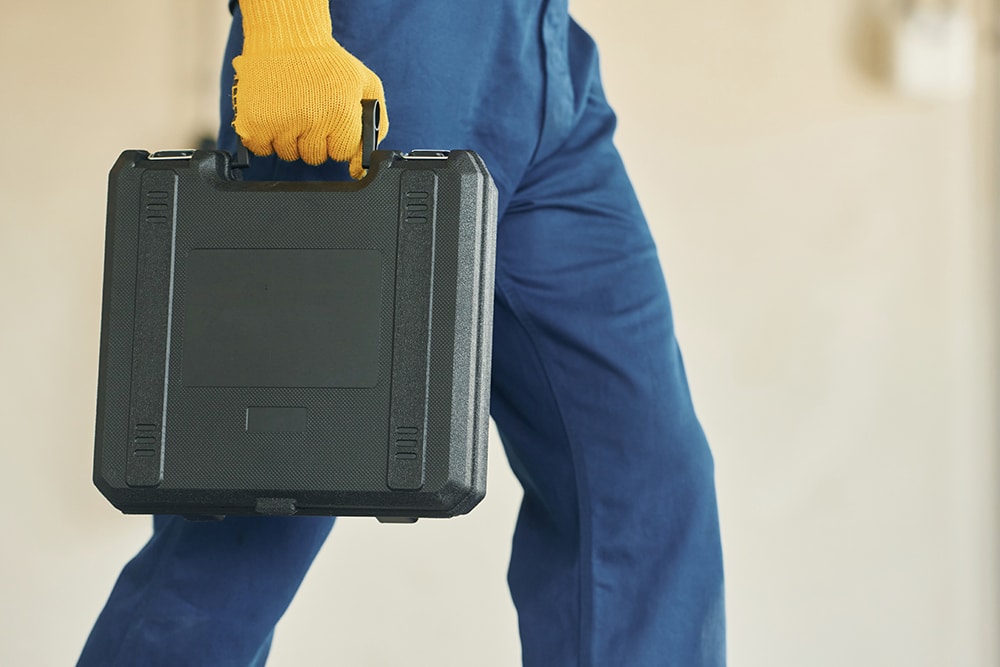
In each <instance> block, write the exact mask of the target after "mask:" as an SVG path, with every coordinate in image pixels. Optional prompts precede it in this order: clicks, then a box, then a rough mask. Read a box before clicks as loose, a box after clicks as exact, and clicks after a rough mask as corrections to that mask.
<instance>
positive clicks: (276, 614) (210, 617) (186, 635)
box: [79, 516, 333, 667]
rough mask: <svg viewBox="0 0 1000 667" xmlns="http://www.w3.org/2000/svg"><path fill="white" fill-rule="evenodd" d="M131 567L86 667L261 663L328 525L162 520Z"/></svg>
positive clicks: (94, 634)
mask: <svg viewBox="0 0 1000 667" xmlns="http://www.w3.org/2000/svg"><path fill="white" fill-rule="evenodd" d="M154 523H155V530H154V533H153V537H152V538H151V539H150V541H149V542H148V543H147V544H146V546H145V547H144V548H143V549H142V551H140V552H139V554H138V555H136V557H135V558H133V559H132V561H131V562H130V563H129V564H128V565H126V566H125V569H124V570H123V571H122V573H121V575H120V576H119V578H118V582H117V583H116V584H115V587H114V590H113V591H112V592H111V597H110V598H109V600H108V602H107V604H106V605H105V607H104V610H103V611H102V612H101V615H100V617H99V618H98V619H97V623H96V624H95V625H94V629H93V630H92V631H91V634H90V638H89V639H88V640H87V644H86V646H85V647H84V650H83V654H82V655H81V657H80V661H79V664H80V665H81V666H87V667H90V666H91V665H93V666H95V667H96V666H101V667H109V666H113V665H115V666H116V665H121V666H122V667H126V666H128V667H131V666H132V665H144V666H149V667H156V666H158V665H163V666H164V667H167V666H170V667H176V666H177V665H191V666H198V665H205V666H206V667H225V666H228V665H232V666H233V667H236V666H239V667H246V666H247V665H255V664H263V659H264V658H265V657H266V655H267V649H268V647H269V646H270V639H271V633H272V631H273V629H274V625H275V624H276V623H277V622H278V619H279V618H281V615H282V614H283V613H284V611H285V609H286V608H287V607H288V605H289V603H290V602H291V600H292V597H293V596H294V594H295V591H296V590H297V589H298V586H299V584H300V583H301V581H302V578H303V577H304V576H305V573H306V571H307V570H308V568H309V565H310V563H312V560H313V558H314V557H315V555H316V553H317V552H318V551H319V549H320V546H322V544H323V541H324V540H325V539H326V536H327V534H328V533H329V532H330V528H331V527H332V525H333V519H331V518H326V517H292V518H289V517H274V518H272V517H252V518H244V517H229V518H227V519H225V520H223V521H220V522H192V521H187V520H185V519H183V518H181V517H176V516H169V517H168V516H160V517H156V519H155V522H154Z"/></svg>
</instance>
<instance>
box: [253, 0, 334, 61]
mask: <svg viewBox="0 0 1000 667" xmlns="http://www.w3.org/2000/svg"><path fill="white" fill-rule="evenodd" d="M240 10H241V11H242V12H243V35H244V37H243V54H244V55H267V54H273V53H278V52H282V51H289V50H297V49H302V48H309V47H322V46H329V44H330V43H331V42H333V41H334V40H333V37H332V36H331V33H332V31H333V28H332V25H331V21H330V5H329V4H328V0H241V1H240Z"/></svg>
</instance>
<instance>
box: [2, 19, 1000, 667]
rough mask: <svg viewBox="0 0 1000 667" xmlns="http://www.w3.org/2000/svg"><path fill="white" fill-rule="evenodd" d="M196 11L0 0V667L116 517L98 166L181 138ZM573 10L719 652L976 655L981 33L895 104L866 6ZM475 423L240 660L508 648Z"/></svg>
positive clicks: (990, 232) (984, 639) (984, 266)
mask: <svg viewBox="0 0 1000 667" xmlns="http://www.w3.org/2000/svg"><path fill="white" fill-rule="evenodd" d="M223 4H224V3H222V2H221V1H220V2H216V3H209V2H206V0H183V1H179V0H175V2H172V3H135V2H126V1H125V0H115V1H114V2H106V3H102V5H101V14H100V16H99V17H98V16H96V15H95V13H94V12H95V9H94V6H93V5H91V4H87V3H72V2H66V1H62V2H57V3H46V4H38V3H14V2H5V3H4V11H3V16H4V18H3V20H2V22H0V63H2V65H0V68H2V70H0V71H2V73H3V76H2V79H0V80H2V81H3V83H4V85H3V93H2V97H0V100H2V101H0V120H2V127H4V128H6V129H7V135H6V136H5V137H4V144H5V149H6V150H5V156H4V159H3V160H0V211H2V216H3V217H2V219H0V277H2V280H0V304H2V311H0V312H2V314H0V369H2V377H3V381H2V382H0V424H2V425H3V429H4V432H5V433H6V434H7V444H6V446H5V447H4V448H3V454H2V456H3V459H2V461H3V465H2V468H0V470H3V471H4V472H5V475H4V480H3V484H2V485H0V507H2V508H3V509H2V510H0V531H2V533H0V534H2V535H3V536H4V537H3V542H2V543H3V546H2V548H0V628H3V631H2V632H3V634H2V635H0V664H3V665H64V664H68V663H71V662H72V660H73V658H74V657H75V655H76V654H77V652H78V651H79V648H80V646H81V645H82V642H83V640H84V638H85V636H86V633H87V631H88V629H89V625H90V623H91V622H92V621H93V618H94V616H95V615H96V613H97V612H98V610H99V608H100V606H101V604H102V603H103V600H104V598H105V596H106V595H107V593H108V591H109V590H110V587H111V585H112V583H113V581H114V578H115V576H116V575H117V572H118V570H119V569H120V567H121V565H122V563H123V562H124V561H125V560H126V559H127V558H128V557H129V556H130V555H131V554H132V553H133V552H134V551H135V550H136V549H137V548H138V547H139V546H140V545H141V543H142V541H143V540H144V538H145V536H146V535H147V534H148V520H146V519H144V518H141V517H140V518H137V517H129V518H126V517H122V516H120V515H118V514H117V513H116V512H115V511H114V510H113V509H111V508H110V506H108V505H107V504H106V503H105V502H104V501H103V499H102V498H101V497H100V496H99V494H98V493H97V492H96V491H95V490H94V489H93V488H92V487H91V485H90V482H89V467H90V450H91V446H92V443H91V440H92V435H91V434H92V429H93V417H94V414H93V413H94V400H95V387H94V384H95V377H96V364H97V358H96V353H97V335H98V328H99V302H100V287H101V285H100V281H101V262H102V252H103V248H102V243H103V222H104V221H103V206H104V201H103V197H104V189H105V180H106V173H107V170H108V168H109V167H110V165H111V163H112V162H113V160H114V158H115V157H116V156H117V154H118V152H119V151H120V150H121V149H123V148H127V147H143V148H150V149H152V148H164V147H172V146H177V145H185V144H189V143H191V137H192V136H193V135H195V134H197V133H200V132H203V131H204V130H206V129H211V127H210V126H211V124H212V118H214V113H215V89H214V86H215V81H214V63H215V62H216V61H217V60H218V57H219V55H220V53H221V36H222V30H223V23H224V20H225V16H224V11H223V10H222V7H221V5H223ZM986 4H987V3H985V2H982V3H981V6H977V7H976V9H977V11H981V12H983V11H985V7H986ZM573 6H574V10H575V13H576V15H577V17H578V19H579V20H580V22H581V23H582V24H583V25H584V26H585V27H586V28H588V29H590V30H591V31H592V33H593V34H594V35H595V37H596V38H597V39H598V41H599V43H600V45H601V46H602V49H603V63H604V73H605V80H606V87H607V89H608V93H609V96H610V98H611V100H612V103H613V104H614V106H615V107H616V109H617V110H618V111H619V116H620V119H621V129H620V132H619V145H620V147H621V150H622V152H623V153H624V155H625V158H626V162H627V164H628V165H629V167H630V173H631V174H632V176H633V178H634V181H635V183H636V187H637V189H638V191H639V194H640V197H641V199H642V202H643V205H644V207H645V209H646V211H647V214H648V216H649V218H650V221H651V223H652V225H653V227H654V232H655V234H656V237H657V239H658V241H659V244H660V249H661V255H662V258H663V263H664V267H665V271H666V275H667V279H668V282H669V284H670V287H671V293H672V297H673V301H674V307H675V315H676V319H677V325H678V330H679V335H680V337H681V343H682V345H683V348H684V350H685V356H686V361H687V365H688V372H689V376H690V378H691V382H692V388H693V391H694V394H695V400H696V405H697V406H698V408H699V412H700V415H701V417H702V420H703V422H704V424H705V427H706V430H707V431H708V433H709V436H710V438H711V440H712V442H713V446H714V450H715V453H716V461H717V467H718V480H719V487H720V501H721V504H722V513H723V517H722V519H723V532H724V542H725V547H726V560H727V576H728V595H729V617H730V646H731V662H732V664H733V665H748V666H757V667H772V666H774V665H795V666H799V665H809V667H826V666H829V667H834V666H837V667H840V666H843V665H874V666H883V665H906V666H907V667H940V666H941V665H958V666H961V667H966V666H969V667H980V666H982V667H987V666H991V665H996V664H998V662H1000V656H998V652H997V645H996V641H995V637H996V635H997V629H998V620H1000V619H998V614H997V599H996V594H997V592H998V590H1000V589H998V581H997V577H996V575H995V573H994V570H995V569H996V567H997V559H996V555H997V553H996V551H997V550H996V545H995V542H996V525H997V512H996V507H997V502H996V500H997V499H996V498H995V495H994V489H995V486H996V471H997V461H996V457H995V454H994V450H995V447H996V443H997V433H996V423H995V418H994V412H995V410H994V407H993V406H994V405H995V403H996V400H997V395H996V393H997V392H996V384H997V383H996V372H995V371H996V368H995V366H996V363H995V359H996V353H995V347H996V346H995V338H996V336H995V334H996V326H995V310H996V293H995V288H994V285H995V283H996V278H997V276H996V275H995V274H996V262H995V259H996V258H995V246H996V239H995V233H994V228H995V217H994V212H993V208H994V207H993V199H994V198H995V196H996V188H995V174H994V170H993V163H992V161H993V157H992V155H993V148H992V147H993V144H994V133H993V126H994V125H995V122H996V118H995V116H996V114H995V110H994V108H993V100H992V91H993V90H994V88H995V87H996V86H995V85H994V84H995V76H994V74H995V72H994V71H993V55H992V52H989V51H987V50H986V49H985V48H984V49H983V50H982V53H981V63H980V64H981V65H982V66H983V69H982V70H981V72H982V73H981V79H982V80H981V86H980V91H979V93H978V94H977V96H976V98H975V99H974V100H972V101H971V102H968V103H962V102H958V103H955V102H952V103H921V102H916V101H912V100H908V99H905V98H903V97H901V96H900V95H898V94H897V93H895V92H894V91H893V90H892V88H891V87H890V86H888V85H887V84H886V83H885V77H884V76H880V75H879V74H880V72H882V71H883V70H884V67H882V66H880V64H879V63H880V61H881V59H880V58H879V57H878V56H877V53H878V48H877V45H878V43H877V41H875V42H873V41H872V35H873V34H874V35H877V34H878V30H873V29H872V28H873V25H874V26H875V27H877V24H873V23H872V22H871V16H870V15H871V13H872V11H874V10H878V9H880V8H881V7H882V6H881V5H879V4H876V3H875V2H872V3H870V4H868V3H865V2H862V1H860V0H859V1H858V2H844V1H843V0H810V1H809V2H801V1H800V2H794V1H792V0H737V1H735V2H725V3H722V2H712V1H709V2H701V3H695V2H683V3H682V2H679V1H678V0H664V1H663V2H658V3H644V2H641V1H640V0H619V1H618V2H614V3H606V2H599V1H598V0H574V5H573ZM876 13H877V12H876ZM980 25H981V28H982V34H983V36H987V37H988V36H989V33H988V32H987V31H986V23H985V21H984V22H981V24H980ZM984 41H986V43H989V42H988V40H984ZM140 47H141V48H140ZM140 52H143V53H142V54H141V55H140ZM205 63H210V64H211V65H210V66H209V67H205V66H204V64H205ZM70 111H71V112H72V113H70ZM493 444H494V447H493V454H492V458H491V479H490V492H489V496H488V498H487V500H486V501H485V502H484V504H483V505H482V506H481V507H480V508H479V509H477V510H476V511H475V512H474V513H473V514H472V515H470V516H469V517H466V518H462V519H457V520H454V521H450V522H432V521H425V522H421V523H419V524H418V525H416V526H409V527H400V526H380V525H377V524H376V523H375V522H374V521H368V520H345V521H342V522H341V524H340V525H339V526H338V528H337V530H336V532H335V535H334V537H333V538H332V539H331V542H330V544H329V546H328V548H326V549H325V550H324V551H323V552H322V553H321V555H320V557H319V559H318V561H317V563H316V566H315V567H314V569H313V571H312V572H311V573H310V575H309V578H308V579H307V580H306V585H305V587H304V589H303V591H302V593H301V594H300V596H299V598H298V599H297V600H296V602H295V604H294V605H293V607H292V609H291V610H290V611H289V613H288V615H287V616H286V619H285V620H284V621H283V622H282V624H281V626H280V627H279V633H278V638H277V641H276V644H275V648H274V652H273V654H272V655H273V659H272V661H271V664H273V665H277V666H279V667H280V666H282V665H287V666H291V665H296V666H297V665H319V664H331V663H334V661H336V664H344V665H372V666H376V665H389V664H399V663H403V662H406V664H414V665H430V664H437V665H456V666H457V665H465V664H468V662H469V661H468V656H469V655H476V656H481V658H480V659H478V660H477V661H476V663H477V664H481V665H484V667H490V666H494V665H495V666H497V667H500V666H503V665H511V664H516V662H517V659H518V657H517V656H518V647H517V643H516V624H515V623H516V621H515V618H514V614H513V610H512V608H511V605H510V602H509V600H508V597H507V594H506V591H505V588H504V581H503V576H504V570H505V561H506V557H507V553H508V550H509V536H510V531H511V528H512V526H513V521H514V514H515V512H516V507H517V502H518V497H519V491H518V489H517V487H516V484H515V483H514V482H513V480H512V478H511V475H510V473H509V471H508V470H507V469H506V466H505V464H504V462H503V459H502V454H501V452H500V448H499V446H498V443H497V442H496V440H495V439H494V440H493ZM400 553H404V554H406V558H407V562H408V563H409V564H410V567H409V569H408V570H405V571H404V570H400V569H399V568H398V567H397V566H396V563H398V555H399V554H400ZM425 598H430V599H432V600H433V601H434V605H433V610H432V611H427V609H426V607H424V606H423V605H421V604H419V603H418V602H416V600H419V599H425ZM387 624H391V625H392V626H393V627H394V628H395V629H396V631H397V633H398V635H397V638H396V639H394V640H392V641H390V640H388V639H387V635H386V633H385V631H384V629H385V627H386V625H387ZM412 651H418V655H419V656H420V657H419V658H416V659H414V658H413V657H410V656H412Z"/></svg>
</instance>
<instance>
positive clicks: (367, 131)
mask: <svg viewBox="0 0 1000 667" xmlns="http://www.w3.org/2000/svg"><path fill="white" fill-rule="evenodd" d="M381 121H382V109H381V107H380V106H379V103H378V100H361V166H362V167H364V168H365V169H368V167H369V166H371V162H372V153H373V152H374V151H375V148H376V147H378V131H379V128H380V126H381ZM232 166H233V168H236V169H243V168H245V167H249V166H250V151H248V150H247V147H246V146H245V145H244V144H243V139H242V138H241V137H240V135H238V134H237V135H236V155H235V156H233V161H232Z"/></svg>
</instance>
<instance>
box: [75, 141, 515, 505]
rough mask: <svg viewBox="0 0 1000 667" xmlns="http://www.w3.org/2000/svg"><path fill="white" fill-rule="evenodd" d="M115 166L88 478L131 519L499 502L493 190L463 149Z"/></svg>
mask: <svg viewBox="0 0 1000 667" xmlns="http://www.w3.org/2000/svg"><path fill="white" fill-rule="evenodd" d="M233 162H234V161H233V158H232V157H231V156H230V155H229V154H228V153H225V152H221V151H194V152H176V153H175V152H165V153H163V154H154V155H150V154H148V153H146V152H144V151H126V152H125V153H123V154H122V155H121V157H120V158H119V159H118V161H117V163H116V164H115V165H114V167H113V168H112V170H111V177H110V187H109V196H108V220H107V237H106V248H105V270H104V302H103V315H102V325H101V354H100V376H99V384H98V400H97V433H96V446H95V456H94V482H95V484H96V485H97V486H98V488H99V489H100V491H101V492H102V493H103V494H104V495H105V496H106V497H107V498H108V499H109V500H110V501H111V502H112V503H113V504H114V505H115V507H117V508H118V509H120V510H122V511H123V512H127V513H173V514H185V515H207V516H212V515H229V514H262V515H289V514H323V515H365V516H377V517H379V518H380V519H383V520H407V519H409V518H415V517H447V516H454V515H457V514H462V513H465V512H468V511H469V510H471V509H472V508H473V507H474V506H475V505H476V504H477V503H478V502H479V501H480V500H481V499H482V497H483V495H484V493H485V480H486V439H487V424H488V400H489V379H490V349H491V337H492V319H493V267H494V256H495V234H496V189H495V187H494V185H493V182H492V180H491V178H490V176H489V173H488V172H487V169H486V167H485V165H484V164H483V162H482V160H481V159H480V158H479V156H477V155H476V154H475V153H473V152H469V151H450V152H448V151H414V152H412V153H410V154H400V153H397V152H388V151H376V152H375V153H374V154H373V155H372V164H371V168H370V170H369V172H368V175H367V176H366V177H365V178H364V179H363V180H361V181H358V182H348V183H339V182H337V183H334V182H251V181H243V180H240V179H239V176H238V169H235V168H234V163H233Z"/></svg>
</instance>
